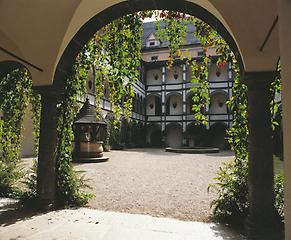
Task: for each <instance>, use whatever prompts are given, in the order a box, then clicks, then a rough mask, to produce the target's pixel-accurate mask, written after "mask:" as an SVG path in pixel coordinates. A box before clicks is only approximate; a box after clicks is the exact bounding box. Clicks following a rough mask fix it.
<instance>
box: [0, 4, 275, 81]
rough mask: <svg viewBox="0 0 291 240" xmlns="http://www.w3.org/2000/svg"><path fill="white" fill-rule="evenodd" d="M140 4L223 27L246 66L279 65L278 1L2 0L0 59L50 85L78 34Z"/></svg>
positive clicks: (259, 68) (251, 68)
mask: <svg viewBox="0 0 291 240" xmlns="http://www.w3.org/2000/svg"><path fill="white" fill-rule="evenodd" d="M142 9H172V10H179V11H184V12H186V13H190V14H194V15H198V17H201V18H202V19H204V20H206V21H208V20H209V23H211V24H212V26H214V27H216V24H217V28H218V29H221V26H223V29H224V31H227V34H226V35H225V36H226V37H227V36H228V37H229V39H231V41H232V42H233V44H235V45H236V47H237V50H238V52H239V53H240V56H241V58H242V63H243V66H244V69H245V70H246V71H270V70H271V71H272V70H274V69H275V66H276V63H277V60H278V58H279V44H278V33H277V31H278V29H277V28H278V26H277V24H276V18H277V4H276V1H274V0H256V1H253V0H244V1H241V0H232V1H225V0H189V1H184V0H171V1H168V0H151V1H150V0H130V1H120V0H98V1H96V0H62V1H58V0H50V1H45V0H29V1H20V0H16V1H11V0H0V61H8V60H12V61H17V62H19V63H21V64H23V65H25V66H27V67H28V69H29V70H30V72H31V75H32V77H33V81H34V84H35V85H51V84H52V82H53V80H54V78H55V72H56V70H57V68H58V66H59V65H60V64H59V62H60V60H61V59H62V56H64V52H65V50H66V49H68V46H69V45H70V44H71V47H72V48H78V47H77V46H78V45H82V44H83V42H82V41H81V40H80V39H82V37H78V38H76V35H78V34H79V36H86V35H88V36H89V35H91V34H92V33H93V32H94V31H96V30H97V29H98V28H100V27H101V26H102V25H104V24H106V23H108V22H109V21H111V20H112V19H114V18H117V17H120V16H122V15H124V14H126V13H129V12H133V11H137V10H142ZM205 13H207V14H205ZM214 18H215V19H216V21H213V19H214ZM90 19H91V20H90ZM211 19H212V20H211ZM93 20H94V21H93ZM93 24H95V25H93ZM86 26H87V28H86ZM272 26H273V28H272ZM271 29H272V31H270V30H271ZM222 35H223V34H222ZM88 36H86V37H84V41H85V39H86V38H88ZM73 41H75V44H73V45H72V42H73ZM74 46H75V47H74ZM67 55H68V54H67ZM68 56H69V55H68ZM72 56H74V55H72ZM58 70H59V71H61V70H62V69H58Z"/></svg>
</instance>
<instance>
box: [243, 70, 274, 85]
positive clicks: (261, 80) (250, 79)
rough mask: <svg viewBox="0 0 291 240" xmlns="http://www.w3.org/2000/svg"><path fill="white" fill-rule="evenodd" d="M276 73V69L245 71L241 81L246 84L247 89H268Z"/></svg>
mask: <svg viewBox="0 0 291 240" xmlns="http://www.w3.org/2000/svg"><path fill="white" fill-rule="evenodd" d="M276 74H277V73H276V71H264V72H245V73H244V74H243V78H242V82H243V83H244V84H246V85H247V86H248V88H249V90H255V89H256V90H259V89H270V85H271V83H272V82H273V81H274V80H275V78H276Z"/></svg>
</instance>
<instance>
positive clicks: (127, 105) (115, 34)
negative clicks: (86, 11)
mask: <svg viewBox="0 0 291 240" xmlns="http://www.w3.org/2000/svg"><path fill="white" fill-rule="evenodd" d="M141 37H142V21H141V17H140V15H139V14H130V15H126V16H124V17H122V18H120V19H118V20H115V21H113V22H111V23H110V24H108V25H106V26H105V27H103V28H102V29H101V30H100V31H99V32H97V33H96V35H95V46H96V57H97V59H96V60H97V62H98V65H97V66H96V73H97V76H99V78H98V79H96V84H97V86H98V87H97V89H99V91H101V89H103V88H102V87H103V85H104V81H105V82H106V84H107V88H108V89H107V90H108V91H109V101H110V102H111V104H112V109H113V117H114V123H115V124H117V123H118V121H119V118H120V116H121V115H122V114H123V115H124V117H125V118H128V117H130V116H131V109H132V98H133V96H134V91H133V88H132V86H133V84H134V83H136V81H137V80H138V78H139V67H140V59H141ZM100 97H101V95H98V96H97V102H98V101H99V99H100Z"/></svg>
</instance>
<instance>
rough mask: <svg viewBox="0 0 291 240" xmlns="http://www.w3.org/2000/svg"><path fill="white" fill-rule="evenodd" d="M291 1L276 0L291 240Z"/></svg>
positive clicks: (287, 226)
mask: <svg viewBox="0 0 291 240" xmlns="http://www.w3.org/2000/svg"><path fill="white" fill-rule="evenodd" d="M290 13H291V1H290V0H279V1H278V15H279V22H278V24H279V39H280V57H281V65H282V72H281V75H282V106H283V141H284V172H285V176H284V177H285V192H284V198H285V207H284V208H285V212H284V217H285V219H284V221H285V239H286V240H291V147H290V146H291V47H290V46H291V45H290V43H291V28H290V22H291V14H290Z"/></svg>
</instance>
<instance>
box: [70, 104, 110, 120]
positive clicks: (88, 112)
mask: <svg viewBox="0 0 291 240" xmlns="http://www.w3.org/2000/svg"><path fill="white" fill-rule="evenodd" d="M75 124H100V125H106V123H105V122H104V121H100V120H98V119H97V117H96V107H95V106H92V105H91V104H90V102H89V99H88V98H87V99H86V101H85V103H84V105H83V107H82V108H81V110H80V111H79V113H78V114H77V117H76V121H75Z"/></svg>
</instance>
